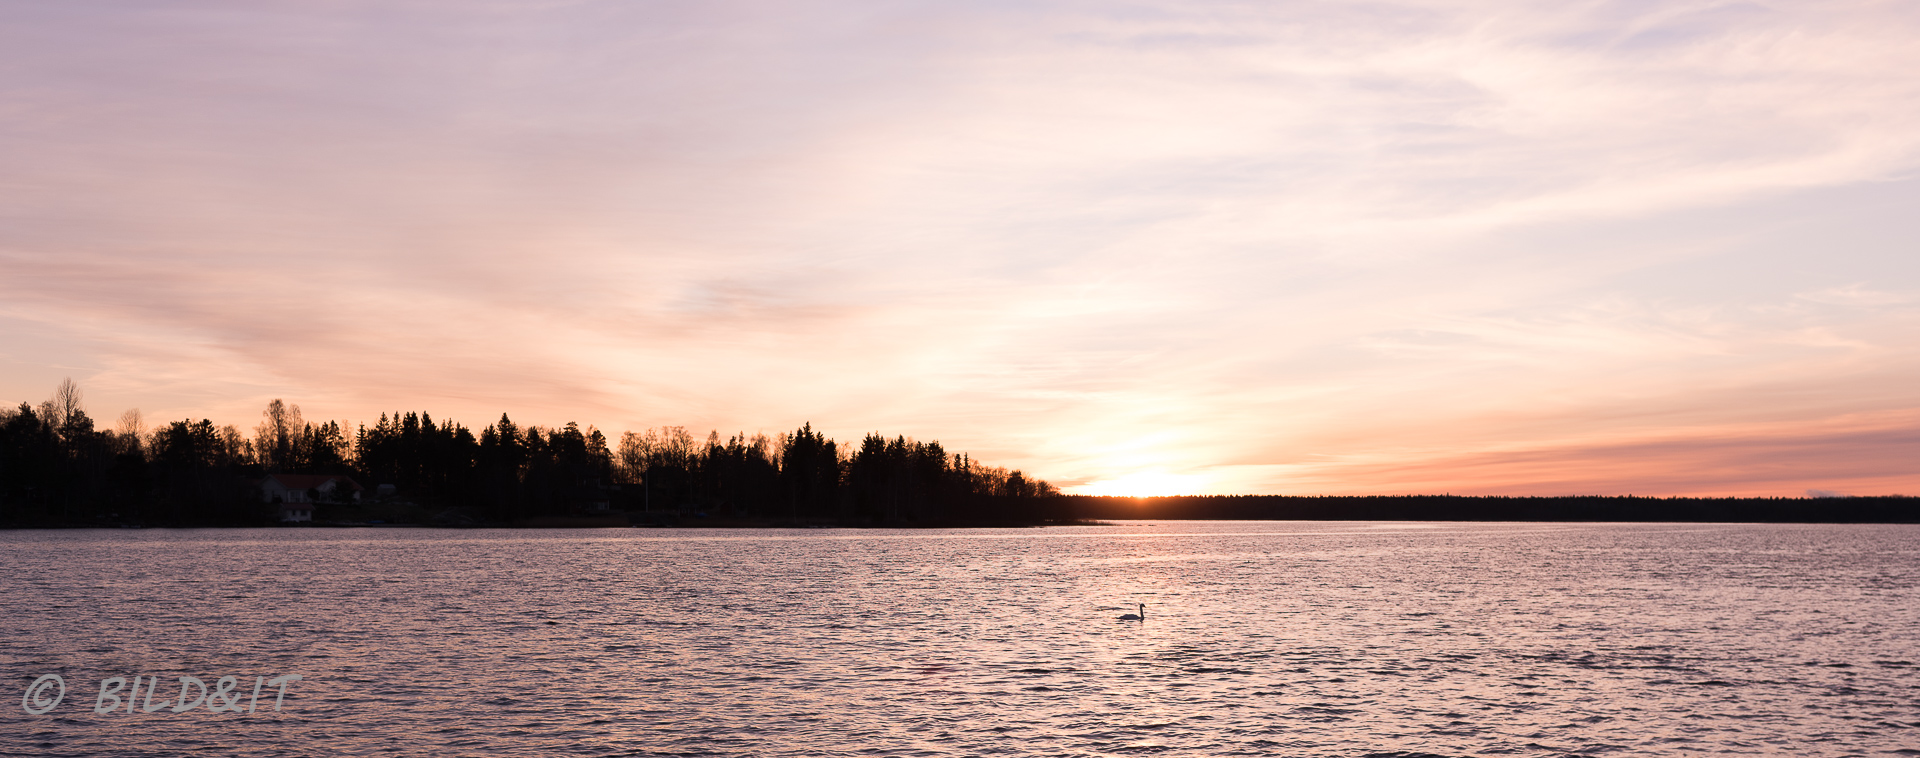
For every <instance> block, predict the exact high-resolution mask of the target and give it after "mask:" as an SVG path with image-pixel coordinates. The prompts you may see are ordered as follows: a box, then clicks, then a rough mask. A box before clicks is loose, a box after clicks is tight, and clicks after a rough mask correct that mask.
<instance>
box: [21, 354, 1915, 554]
mask: <svg viewBox="0 0 1920 758" xmlns="http://www.w3.org/2000/svg"><path fill="white" fill-rule="evenodd" d="M81 399H82V397H81V393H80V389H79V387H77V386H75V385H74V384H73V382H72V381H71V380H68V381H65V382H62V383H61V384H60V387H59V388H58V389H57V390H56V391H55V392H54V395H53V397H52V398H51V399H49V400H47V401H46V402H44V403H41V404H40V405H39V406H38V407H35V406H32V405H29V404H26V403H22V404H20V405H19V406H18V407H17V408H12V409H8V408H4V407H0V525H13V526H35V525H47V526H84V525H109V524H135V525H173V524H179V525H191V524H225V525H243V524H268V523H275V522H277V521H279V520H280V518H281V517H282V511H281V506H280V504H276V503H274V502H271V500H272V499H273V498H278V497H287V498H289V499H290V500H297V501H298V502H300V503H301V504H302V510H303V511H304V510H306V509H308V508H310V509H311V516H312V518H313V519H314V520H317V521H321V522H327V521H334V522H366V521H381V522H388V523H394V522H400V523H441V524H494V525H506V524H542V523H544V524H554V525H560V524H575V523H583V522H584V521H585V520H586V519H594V521H593V523H599V524H624V523H652V524H668V523H700V524H713V525H742V526H745V525H779V524H825V523H832V524H843V525H900V526H940V525H1014V524H1041V523H1065V522H1071V521H1073V520H1075V519H1089V518H1102V519H1138V518H1149V519H1303V520H1470V521H1480V520H1493V521H1796V522H1821V521H1828V522H1832V521H1851V522H1920V498H1912V497H1902V496H1897V495H1896V496H1888V497H1855V498H1648V497H1456V496H1451V495H1446V496H1424V495H1420V496H1381V497H1292V496H1279V495H1245V496H1207V497H1154V498H1114V497H1087V496H1063V495H1060V494H1059V492H1058V491H1057V490H1055V489H1054V488H1053V487H1052V486H1050V485H1048V484H1047V483H1046V482H1044V481H1040V480H1036V479H1029V478H1027V477H1026V476H1025V475H1024V474H1022V473H1021V472H1019V471H1008V470H1006V469H1004V468H997V467H991V466H984V465H981V464H980V463H978V462H976V461H974V460H973V459H972V458H971V457H969V456H967V455H965V454H953V453H948V452H947V451H946V449H944V448H942V447H941V446H940V443H938V442H918V441H915V440H912V439H909V438H907V437H904V436H902V437H893V438H887V437H882V436H880V435H879V434H869V435H867V436H866V437H865V438H863V439H861V440H860V444H859V445H858V446H857V447H855V446H847V445H842V444H840V443H838V442H836V441H834V440H831V439H828V438H827V437H826V436H825V435H823V434H821V433H819V432H816V431H814V429H813V426H812V424H807V425H805V426H802V427H800V428H799V429H797V430H795V431H793V432H791V433H788V434H781V435H778V436H777V437H772V438H769V437H767V436H765V435H753V436H751V437H749V436H746V435H744V434H736V435H733V436H731V437H727V438H726V439H724V440H723V439H722V438H721V437H720V435H719V434H718V433H717V432H716V433H709V434H708V435H707V436H706V438H705V440H700V439H698V438H696V437H694V436H693V435H692V434H690V433H688V432H687V430H686V429H683V428H681V427H661V428H656V429H649V430H647V431H645V432H643V433H635V432H627V433H625V434H622V435H621V436H620V438H619V439H618V440H610V439H608V438H607V436H606V435H604V434H602V433H601V432H600V431H599V430H597V429H594V428H592V427H588V428H586V429H584V430H582V429H581V428H580V427H579V426H578V425H576V424H571V423H569V424H567V425H565V426H563V427H559V428H552V429H549V428H543V427H538V426H527V427H522V426H519V425H517V424H515V423H514V422H513V421H512V420H511V419H510V418H508V417H507V416H506V415H505V414H502V415H501V416H500V419H499V420H498V421H496V422H494V423H492V424H489V425H487V426H486V427H485V428H484V429H481V430H480V433H479V434H477V435H476V434H474V433H473V431H472V430H471V429H469V428H468V427H466V426H464V425H462V424H458V423H454V422H449V421H442V422H437V423H436V422H435V421H434V420H433V418H432V417H431V416H429V415H428V414H426V413H411V412H410V413H404V414H403V413H394V414H391V415H386V414H382V415H381V417H380V420H379V421H378V422H375V423H374V424H373V425H371V426H365V425H362V426H360V427H359V428H357V429H353V430H351V432H349V430H348V429H346V428H344V427H342V426H341V425H340V424H339V423H336V422H332V421H328V422H324V423H320V424H310V423H306V422H305V421H303V420H302V419H301V417H300V408H299V406H293V405H287V404H285V403H282V402H281V401H279V400H274V401H273V402H272V403H271V404H269V405H268V406H267V409H266V410H265V411H264V412H263V413H262V414H261V418H262V421H261V422H260V424H259V425H258V426H256V427H255V428H254V430H253V434H252V435H250V436H249V435H247V434H245V433H242V432H241V431H240V430H239V429H236V428H234V427H232V426H215V425H214V424H213V422H211V421H208V420H204V419H203V420H200V421H193V420H191V419H183V420H180V421H174V422H170V423H167V424H165V425H163V426H161V427H159V428H157V429H154V430H152V431H148V430H146V429H145V428H144V426H143V424H142V422H141V418H140V415H139V413H138V412H137V411H129V412H127V413H126V414H124V415H122V416H121V417H120V420H119V423H118V425H117V426H116V428H115V429H113V430H101V429H96V428H95V426H94V421H93V419H92V418H91V417H90V416H88V415H87V413H86V410H85V409H84V407H83V405H82V403H81ZM269 474H308V475H341V476H345V477H349V478H350V479H351V480H357V481H356V482H354V483H352V484H350V485H349V486H341V487H333V488H330V489H328V490H326V491H321V490H320V489H319V488H315V489H314V490H313V491H309V492H304V493H298V494H295V493H284V494H281V495H271V496H264V497H263V492H265V491H264V490H263V489H262V488H261V484H262V480H263V479H264V478H265V477H266V476H268V475H269ZM322 479H324V477H299V478H291V479H288V480H289V481H300V482H309V481H321V480H322ZM360 483H364V485H365V486H364V488H362V487H360V486H359V484H360ZM300 486H306V485H304V484H303V485H300ZM623 513H624V514H625V518H622V517H621V516H622V514H623ZM303 515H304V514H303ZM569 519H571V520H569ZM689 519H695V520H693V521H689Z"/></svg>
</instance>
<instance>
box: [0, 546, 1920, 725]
mask: <svg viewBox="0 0 1920 758" xmlns="http://www.w3.org/2000/svg"><path fill="white" fill-rule="evenodd" d="M0 569H4V573H0V576H4V577H5V583H4V585H0V589H3V590H4V601H0V602H3V603H4V605H0V608H4V610H5V613H4V615H3V616H0V629H4V633H5V637H4V639H5V641H6V642H5V645H4V647H0V672H3V673H4V675H5V678H4V681H5V682H6V683H7V690H6V692H5V693H0V694H4V695H5V700H3V701H0V713H4V714H5V715H4V716H0V753H5V754H27V755H54V756H160V755H179V754H183V753H186V752H188V751H195V752H204V753H208V754H220V755H261V756H276V755H285V756H306V755H316V756H320V755H395V754H399V755H479V756H521V755H524V756H567V755H581V756H696V755H714V756H811V755H874V756H881V755H888V756H891V755H899V756H971V755H1009V756H1015V755H1048V756H1055V755H1058V756H1123V755H1210V756H1213V755H1218V756H1224V755H1262V756H1264V755H1281V756H1353V757H1356V758H1357V757H1359V756H1368V755H1375V756H1380V755H1393V754H1413V753H1425V754H1433V755H1439V756H1536V755H1537V756H1561V755H1569V754H1572V755H1632V756H1659V755H1673V756H1680V755H1687V756H1695V755H1701V754H1727V755H1756V754H1763V755H1796V756H1852V755H1862V756H1869V755H1894V754H1906V755H1920V590H1916V587H1917V586H1920V526H1914V525H1891V526H1889V525H1751V524H1518V523H1505V524H1486V523H1379V522H1371V523H1333V522H1154V523H1134V522H1123V523H1121V524H1120V525H1116V526H1103V527H1062V528H1046V529H972V530H926V531H900V530H842V529H805V530H731V531H729V530H702V529H670V530H669V529H662V530H652V529H619V530H613V529H607V530H550V531H536V530H522V531H511V530H432V529H400V528H390V529H278V530H272V529H263V530H245V529H234V530H219V529H205V530H158V529H154V530H71V531H10V532H0ZM1136 603H1145V604H1146V618H1145V620H1143V621H1120V620H1116V617H1117V616H1119V615H1120V614H1123V613H1129V612H1133V611H1134V609H1135V607H1136ZM285 674H297V675H299V676H300V677H301V679H300V680H298V681H291V682H283V683H282V686H284V688H285V690H284V691H285V694H284V695H278V694H277V690H278V689H279V687H276V686H274V685H265V684H263V683H264V681H266V679H268V678H273V677H279V676H281V675H285ZM45 675H58V676H60V677H61V680H60V682H59V684H61V685H62V686H63V687H64V693H65V694H64V697H63V698H62V699H59V700H57V702H56V700H55V699H54V694H55V683H54V682H52V680H50V679H49V680H47V682H46V683H44V684H41V685H40V686H39V688H38V689H37V690H33V691H30V690H32V689H33V688H34V687H35V685H36V682H38V681H40V677H42V676H45ZM136 676H139V677H145V678H143V679H142V680H141V681H142V682H143V683H144V682H151V681H153V680H152V679H151V677H158V680H159V682H160V686H159V687H158V688H157V691H156V690H155V688H152V687H146V689H145V690H143V692H142V695H143V696H144V697H150V698H151V699H150V700H138V701H137V702H138V704H139V706H140V707H138V708H133V709H132V710H133V711H134V712H131V713H129V712H128V710H129V707H128V706H131V705H133V704H134V703H133V702H131V701H130V702H128V703H127V704H126V705H125V706H122V705H119V704H118V703H119V700H118V698H119V696H120V695H126V694H130V693H128V692H127V691H126V690H119V691H118V692H117V693H116V694H115V695H114V697H115V698H116V699H115V700H107V699H105V698H101V697H100V696H99V693H100V690H101V689H102V688H101V680H103V679H108V678H111V677H120V678H122V679H123V680H124V681H126V682H131V681H133V678H134V677H136ZM183 676H186V677H194V678H196V679H198V680H201V681H203V682H205V683H206V684H207V685H209V686H212V687H214V688H215V689H218V686H217V680H219V679H220V678H221V677H223V676H231V677H234V678H233V679H231V680H228V690H225V691H224V692H225V693H226V694H225V695H224V696H222V697H224V699H219V698H218V697H217V698H215V702H217V703H218V704H220V705H222V706H224V705H228V704H232V705H233V710H227V711H223V712H219V713H215V712H212V711H210V710H208V709H207V707H206V706H205V705H204V704H202V705H200V706H199V707H196V708H195V709H193V710H188V711H186V712H182V713H174V712H173V709H172V708H168V707H164V706H165V704H166V703H168V702H172V701H173V700H176V699H178V698H179V696H180V695H181V691H182V690H183V689H185V690H186V694H187V695H190V696H191V695H196V694H198V693H197V691H196V690H194V689H193V685H192V684H191V683H188V684H184V685H183V684H182V683H180V681H179V678H180V677H183ZM256 684H261V686H260V687H259V688H258V689H259V690H260V691H262V692H264V693H265V696H264V697H261V696H256V695H255V694H254V693H255V692H256ZM143 686H144V685H143ZM109 689H114V688H111V687H110V688H109ZM36 697H37V698H38V699H37V700H36ZM277 698H283V699H280V700H279V710H277V711H275V710H273V709H272V705H273V703H274V701H275V700H276V699H277ZM194 699H197V698H191V697H190V698H189V700H194ZM149 704H160V705H161V706H162V707H159V708H158V709H157V710H155V711H154V712H151V713H149V712H146V711H147V706H148V705H149ZM96 705H102V706H104V707H106V708H109V709H111V712H109V713H104V714H102V713H97V712H96ZM35 707H40V708H44V709H46V710H47V712H46V713H44V714H40V715H32V714H30V713H29V712H28V709H30V708H35ZM249 711H250V712H249Z"/></svg>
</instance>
